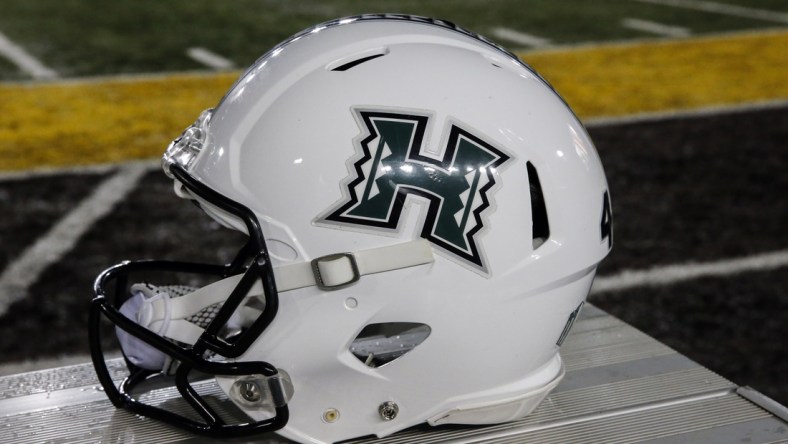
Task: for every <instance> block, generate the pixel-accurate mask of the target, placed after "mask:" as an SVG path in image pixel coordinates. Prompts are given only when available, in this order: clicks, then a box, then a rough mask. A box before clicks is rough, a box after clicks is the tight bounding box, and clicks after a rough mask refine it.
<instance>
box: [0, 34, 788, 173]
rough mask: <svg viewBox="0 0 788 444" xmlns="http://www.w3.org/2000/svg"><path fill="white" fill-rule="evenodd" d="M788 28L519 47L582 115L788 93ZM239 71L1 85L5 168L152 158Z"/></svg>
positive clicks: (1, 164)
mask: <svg viewBox="0 0 788 444" xmlns="http://www.w3.org/2000/svg"><path fill="white" fill-rule="evenodd" d="M785 48H788V32H771V33H765V34H748V35H736V36H727V37H715V38H708V37H707V38H702V39H689V40H677V41H669V42H655V43H646V44H638V45H607V46H598V47H589V48H582V47H580V48H574V49H569V50H566V49H565V50H551V51H539V52H525V53H521V54H519V55H520V56H521V57H522V58H523V59H524V60H525V61H526V62H528V63H529V64H530V65H531V66H533V67H534V68H536V70H537V71H539V72H540V73H541V74H542V75H543V76H544V77H545V78H546V79H547V80H548V81H550V82H551V84H552V85H553V86H554V87H555V88H556V89H557V90H558V91H559V92H560V93H561V95H562V96H563V97H564V98H565V99H566V100H567V102H569V104H570V106H572V108H573V109H574V110H575V112H577V114H578V115H579V116H580V117H581V118H584V119H587V118H593V117H600V116H620V115H627V114H636V113H643V112H656V111H666V110H674V109H675V110H679V109H693V108H700V107H708V106H716V105H732V104H738V103H748V102H757V101H763V100H771V99H780V98H788V82H786V79H787V78H788V51H786V50H785ZM237 75H238V73H237V72H235V73H223V74H216V75H188V74H178V75H170V76H161V77H158V78H137V79H112V78H110V79H102V80H95V81H76V82H75V81H71V82H63V83H31V84H22V85H20V84H15V85H13V84H5V85H0V170H23V169H31V168H36V167H43V166H50V167H51V166H68V165H88V164H97V163H106V162H118V161H123V160H131V159H142V158H152V157H157V156H159V155H161V153H162V151H163V150H164V148H165V147H166V145H167V144H168V143H169V141H170V140H172V139H173V138H174V137H176V136H177V135H178V134H180V132H181V130H183V129H184V128H185V127H186V126H187V125H188V124H190V123H191V122H192V121H193V120H194V119H195V118H196V117H197V115H198V114H199V113H200V111H202V110H203V109H204V108H207V107H210V106H213V105H215V104H216V103H217V102H218V100H219V99H220V98H221V97H222V95H223V94H224V92H225V91H226V90H227V88H229V86H230V85H231V84H232V82H233V80H234V79H235V78H236V77H237Z"/></svg>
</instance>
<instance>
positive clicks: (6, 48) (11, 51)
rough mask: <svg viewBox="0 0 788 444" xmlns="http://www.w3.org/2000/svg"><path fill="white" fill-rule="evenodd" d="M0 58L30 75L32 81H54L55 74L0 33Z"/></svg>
mask: <svg viewBox="0 0 788 444" xmlns="http://www.w3.org/2000/svg"><path fill="white" fill-rule="evenodd" d="M0 56H3V57H5V58H7V59H8V60H10V61H11V63H13V64H14V65H16V66H18V67H19V69H21V70H22V71H24V72H26V73H28V74H30V75H31V76H32V77H33V78H34V79H42V80H43V79H55V78H57V77H58V75H57V72H55V71H54V70H52V69H50V68H47V67H46V66H44V64H43V63H41V62H40V61H39V60H38V59H36V58H35V57H33V56H32V55H30V54H29V53H28V52H27V51H25V50H24V49H23V48H22V47H21V46H19V45H17V44H16V43H14V42H12V41H11V40H10V39H9V38H8V37H6V36H5V34H3V33H2V32H0Z"/></svg>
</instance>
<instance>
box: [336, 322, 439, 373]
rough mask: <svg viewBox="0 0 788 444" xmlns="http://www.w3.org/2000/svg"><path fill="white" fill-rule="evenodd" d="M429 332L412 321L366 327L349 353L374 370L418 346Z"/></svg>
mask: <svg viewBox="0 0 788 444" xmlns="http://www.w3.org/2000/svg"><path fill="white" fill-rule="evenodd" d="M431 332H432V330H431V329H430V327H429V326H428V325H426V324H419V323H415V322H387V323H382V324H368V325H367V326H365V327H364V328H363V329H362V330H361V332H360V333H359V334H358V336H356V339H354V340H353V343H352V344H350V352H351V353H353V356H355V357H356V358H358V360H359V361H361V362H363V363H364V365H366V366H368V367H371V368H377V367H382V366H384V365H386V364H388V363H390V362H392V361H394V360H395V359H399V358H401V357H402V356H404V355H405V354H407V353H408V352H410V351H412V350H413V349H414V348H416V347H417V346H419V345H420V344H421V343H422V342H424V340H425V339H427V337H428V336H429V335H430V333H431Z"/></svg>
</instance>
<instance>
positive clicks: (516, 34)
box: [491, 27, 552, 48]
mask: <svg viewBox="0 0 788 444" xmlns="http://www.w3.org/2000/svg"><path fill="white" fill-rule="evenodd" d="M491 32H492V35H493V37H495V38H498V39H501V40H507V41H509V42H512V43H517V44H518V45H522V46H527V47H530V48H544V47H546V46H550V45H551V44H552V42H551V41H550V39H546V38H544V37H539V36H535V35H531V34H526V33H524V32H520V31H515V30H514V29H509V28H502V27H497V28H493V29H492V30H491Z"/></svg>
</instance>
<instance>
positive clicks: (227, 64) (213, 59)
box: [186, 47, 235, 69]
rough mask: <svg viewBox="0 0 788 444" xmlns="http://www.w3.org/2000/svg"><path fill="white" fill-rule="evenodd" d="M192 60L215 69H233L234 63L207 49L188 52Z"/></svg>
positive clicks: (190, 49) (198, 48) (193, 49)
mask: <svg viewBox="0 0 788 444" xmlns="http://www.w3.org/2000/svg"><path fill="white" fill-rule="evenodd" d="M186 55H188V56H189V57H190V58H191V59H192V60H194V61H196V62H199V63H202V64H203V65H205V66H207V67H209V68H213V69H233V68H234V67H235V66H234V64H233V62H232V61H231V60H229V59H226V58H224V57H222V56H220V55H219V54H216V53H215V52H212V51H209V50H207V49H205V48H200V47H194V48H189V49H188V50H187V51H186Z"/></svg>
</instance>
